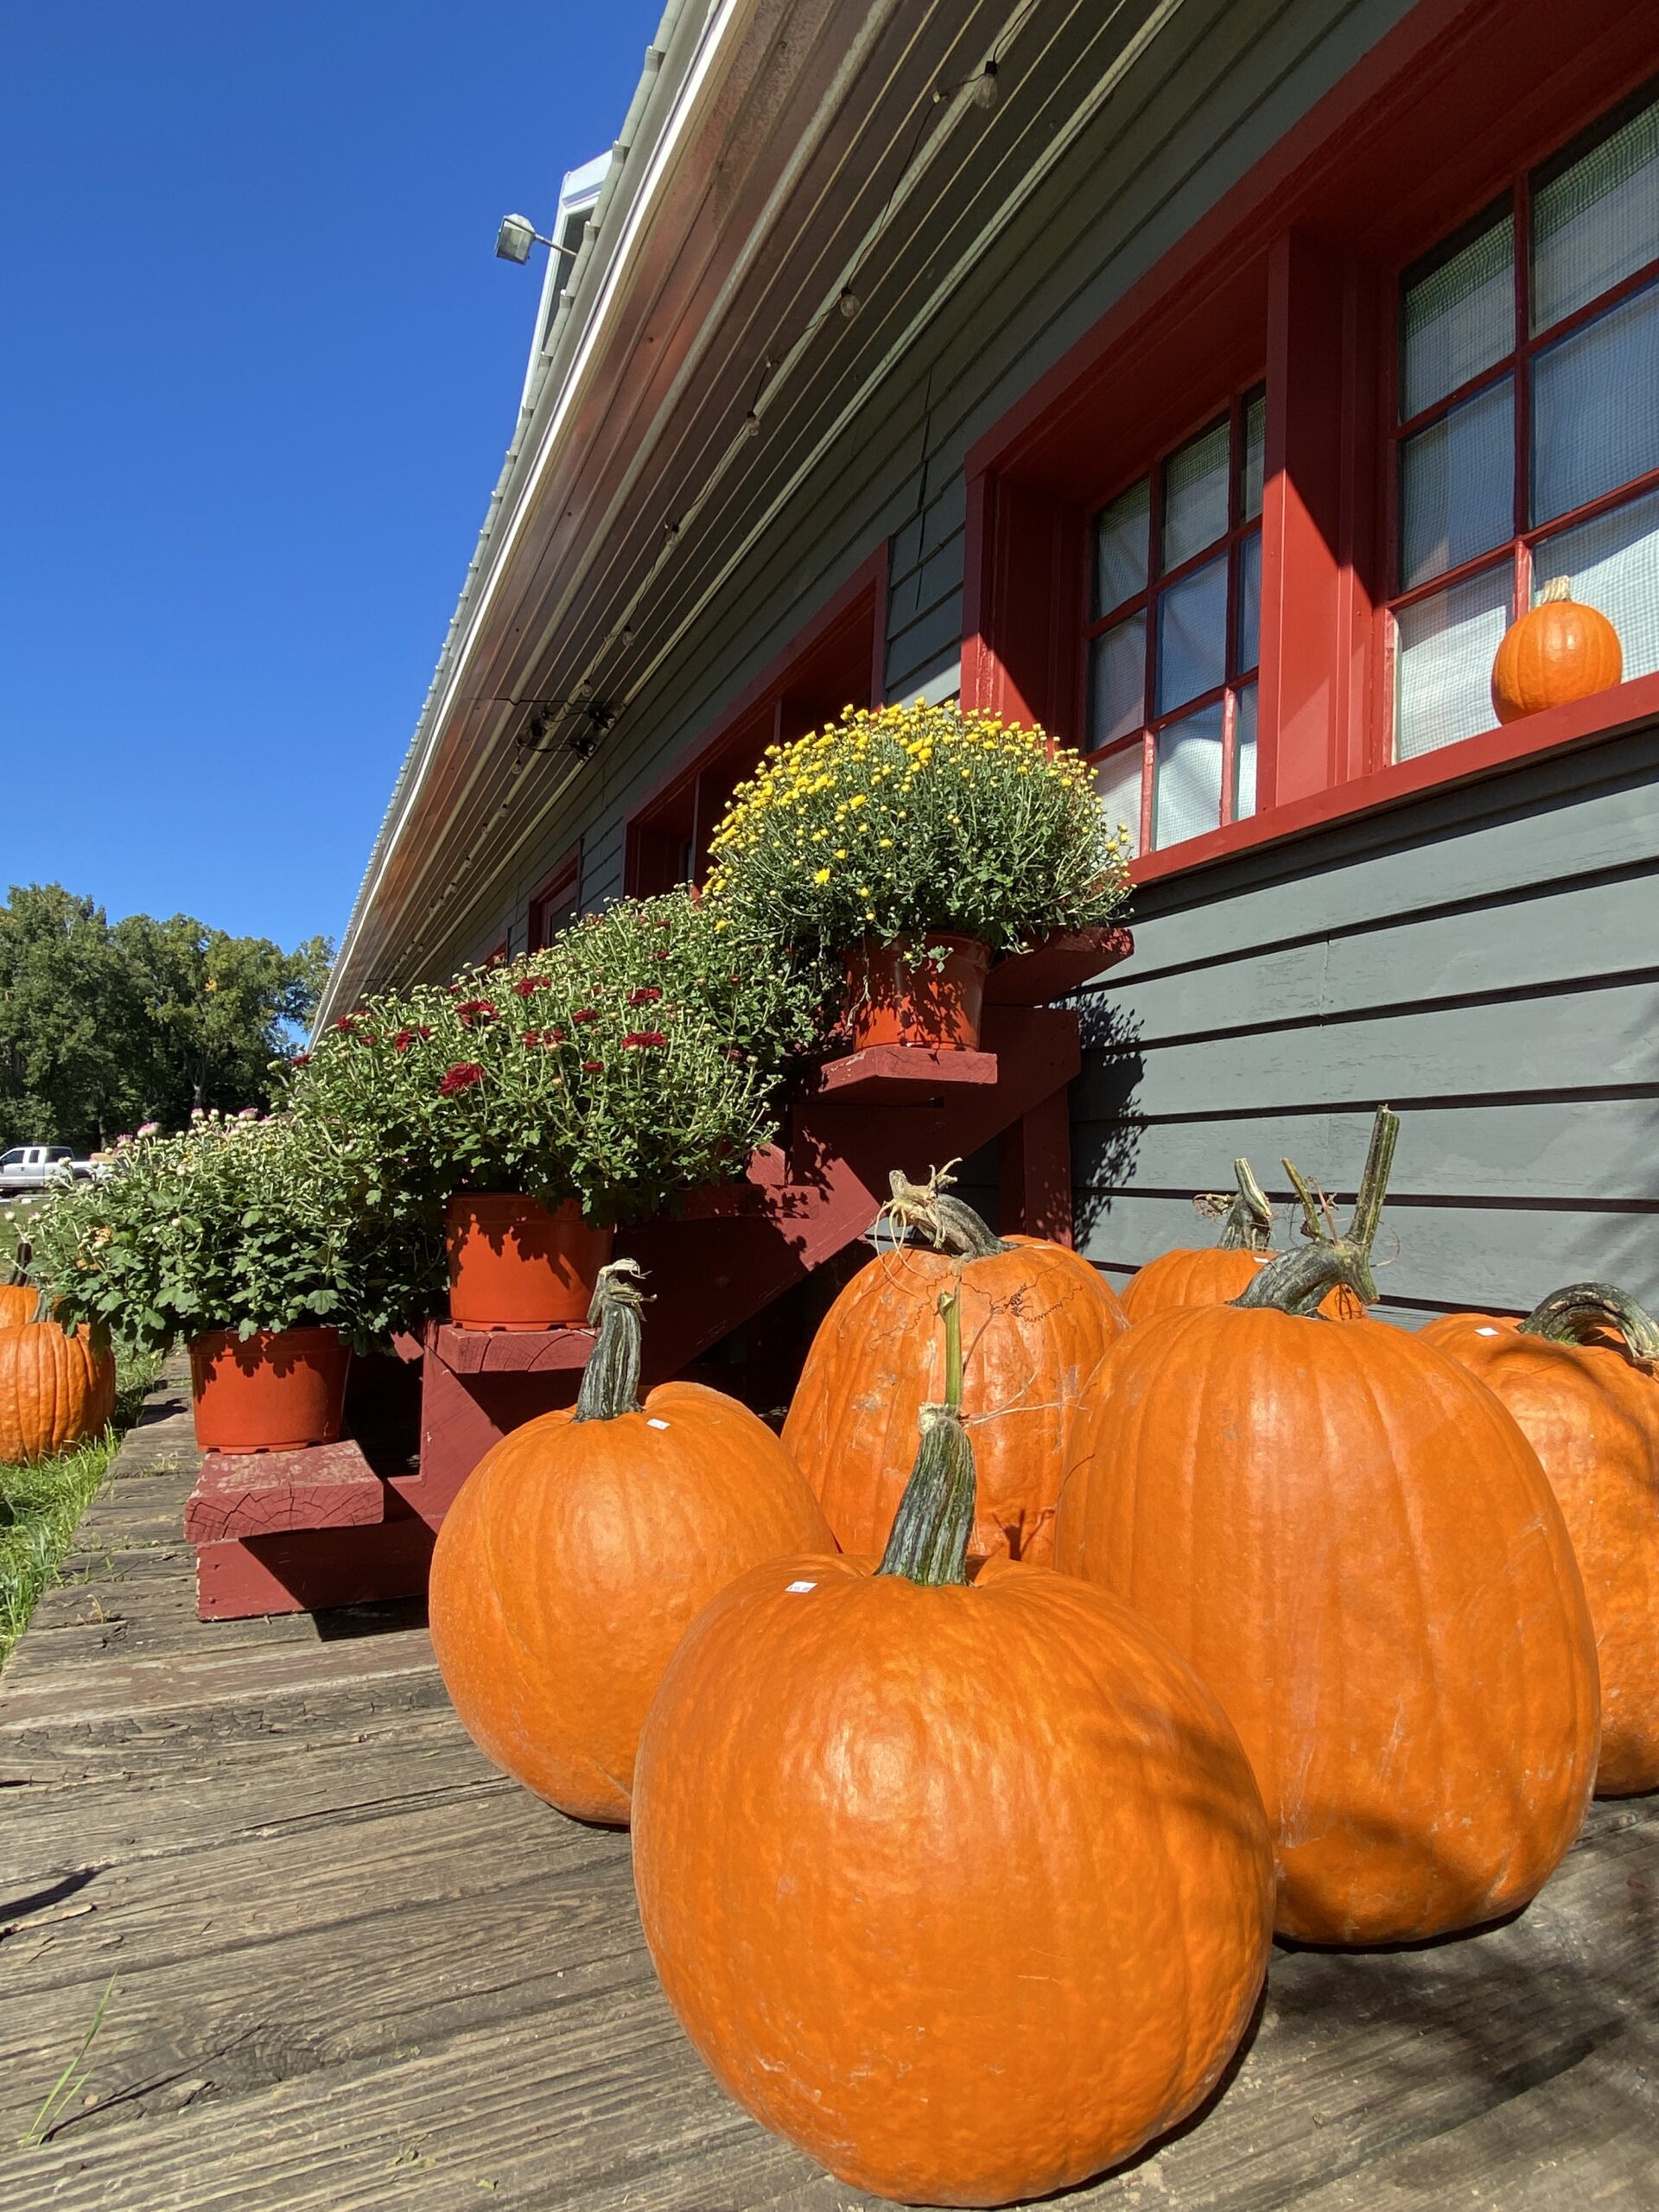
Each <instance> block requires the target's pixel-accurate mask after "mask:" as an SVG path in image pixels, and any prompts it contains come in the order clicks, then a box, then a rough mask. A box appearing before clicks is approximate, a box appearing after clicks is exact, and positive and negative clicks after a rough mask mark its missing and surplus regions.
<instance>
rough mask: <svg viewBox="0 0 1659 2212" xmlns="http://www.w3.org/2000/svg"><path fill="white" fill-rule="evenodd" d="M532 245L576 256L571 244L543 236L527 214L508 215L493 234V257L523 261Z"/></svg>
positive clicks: (501, 259) (527, 258)
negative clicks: (563, 243)
mask: <svg viewBox="0 0 1659 2212" xmlns="http://www.w3.org/2000/svg"><path fill="white" fill-rule="evenodd" d="M533 245H544V246H545V247H546V248H547V249H548V251H549V252H550V253H565V254H569V257H570V258H571V260H572V261H574V260H575V257H576V252H577V249H576V248H575V246H573V245H560V244H559V242H558V240H557V239H556V238H543V236H542V234H541V232H539V231H538V230H537V227H536V226H535V225H534V224H533V223H532V222H531V219H530V218H529V216H528V215H508V216H506V217H505V219H503V222H502V225H501V227H500V229H499V231H498V232H496V234H495V257H496V259H497V260H498V261H518V262H525V261H528V260H529V259H530V249H531V246H533Z"/></svg>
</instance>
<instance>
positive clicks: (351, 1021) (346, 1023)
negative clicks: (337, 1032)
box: [334, 1014, 357, 1030]
mask: <svg viewBox="0 0 1659 2212" xmlns="http://www.w3.org/2000/svg"><path fill="white" fill-rule="evenodd" d="M356 1026H357V1016H356V1015H355V1014H341V1015H340V1019H339V1020H338V1021H337V1022H335V1024H334V1027H335V1028H336V1029H345V1030H351V1029H354V1028H355V1027H356Z"/></svg>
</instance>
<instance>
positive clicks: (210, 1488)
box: [184, 1439, 387, 1544]
mask: <svg viewBox="0 0 1659 2212" xmlns="http://www.w3.org/2000/svg"><path fill="white" fill-rule="evenodd" d="M386 1499H387V1489H386V1484H385V1482H384V1481H383V1480H382V1479H381V1478H380V1477H379V1476H378V1475H377V1474H376V1473H375V1471H374V1470H373V1468H372V1466H370V1465H369V1463H368V1461H367V1459H365V1457H364V1455H363V1449H362V1446H360V1445H359V1444H355V1443H353V1441H351V1440H350V1439H343V1440H341V1441H340V1443H338V1444H317V1445H313V1446H309V1447H308V1449H306V1450H303V1451H298V1452H207V1454H206V1455H205V1456H204V1457H203V1459H202V1462H201V1468H200V1472H199V1473H198V1475H197V1477H196V1485H195V1488H194V1490H193V1491H191V1493H190V1497H189V1499H188V1502H187V1503H186V1505H185V1509H184V1533H185V1535H187V1536H188V1538H189V1540H190V1541H191V1542H192V1543H193V1544H210V1543H220V1542H223V1541H225V1540H226V1538H227V1537H232V1536H269V1535H277V1534H278V1533H279V1532H283V1531H286V1530H289V1529H361V1528H369V1527H372V1526H374V1525H376V1524H378V1522H382V1521H384V1520H385V1518H386Z"/></svg>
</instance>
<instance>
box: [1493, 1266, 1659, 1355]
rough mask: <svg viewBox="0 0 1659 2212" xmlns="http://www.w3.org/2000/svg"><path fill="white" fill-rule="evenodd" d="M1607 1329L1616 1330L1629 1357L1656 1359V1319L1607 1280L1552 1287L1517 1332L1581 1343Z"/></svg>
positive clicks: (1658, 1352)
mask: <svg viewBox="0 0 1659 2212" xmlns="http://www.w3.org/2000/svg"><path fill="white" fill-rule="evenodd" d="M1606 1329H1616V1330H1617V1331H1618V1333H1619V1335H1620V1336H1622V1337H1623V1338H1624V1345H1625V1349H1626V1350H1627V1351H1628V1352H1629V1353H1630V1357H1631V1358H1632V1359H1638V1360H1649V1359H1659V1321H1656V1320H1655V1319H1654V1318H1653V1316H1652V1314H1651V1313H1649V1311H1648V1309H1647V1307H1646V1306H1638V1305H1637V1302H1636V1300H1635V1299H1633V1298H1632V1297H1631V1296H1630V1294H1629V1292H1628V1291H1623V1290H1620V1289H1618V1288H1617V1287H1616V1286H1615V1285H1613V1284H1612V1283H1610V1282H1570V1283H1568V1285H1567V1287H1566V1289H1565V1290H1552V1291H1551V1293H1550V1294H1549V1296H1548V1298H1547V1299H1545V1300H1544V1301H1543V1303H1542V1304H1541V1306H1536V1307H1535V1309H1534V1311H1533V1312H1532V1313H1529V1314H1528V1316H1527V1318H1526V1319H1525V1320H1524V1321H1523V1322H1522V1324H1521V1327H1520V1331H1519V1333H1520V1334H1521V1335H1522V1336H1523V1337H1542V1338H1544V1340H1545V1342H1546V1343H1548V1344H1586V1343H1588V1341H1589V1340H1590V1338H1592V1337H1594V1336H1597V1335H1599V1333H1600V1332H1602V1331H1604V1330H1606Z"/></svg>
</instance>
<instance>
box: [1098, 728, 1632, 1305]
mask: <svg viewBox="0 0 1659 2212" xmlns="http://www.w3.org/2000/svg"><path fill="white" fill-rule="evenodd" d="M1656 923H1659V732H1656V731H1654V730H1647V731H1644V732H1642V733H1640V734H1635V735H1630V736H1626V737H1623V738H1619V739H1616V740H1613V741H1609V742H1608V743H1606V744H1604V745H1601V746H1598V747H1593V748H1592V749H1591V750H1589V751H1586V752H1584V753H1574V754H1570V755H1567V756H1565V757H1563V758H1560V759H1558V760H1553V761H1549V762H1545V763H1540V764H1538V765H1536V766H1533V767H1530V768H1526V769H1522V770H1519V771H1515V772H1510V773H1509V774H1507V775H1503V776H1499V777H1496V778H1494V779H1491V781H1489V782H1487V783H1484V784H1481V785H1473V786H1471V787H1469V788H1468V789H1465V790H1463V791H1451V792H1443V793H1440V794H1437V795H1434V796H1433V797H1431V798H1427V799H1425V800H1421V801H1419V802H1417V803H1416V804H1414V805H1413V806H1411V807H1409V808H1406V809H1402V810H1396V811H1395V812H1393V813H1391V814H1389V815H1386V816H1380V817H1376V818H1374V819H1372V820H1371V821H1369V822H1366V823H1351V824H1348V825H1346V826H1345V827H1343V828H1340V829H1336V830H1327V831H1323V832H1320V833H1319V835H1318V836H1316V837H1314V838H1313V839H1310V840H1307V841H1305V842H1298V843H1296V844H1294V845H1290V846H1287V847H1284V848H1281V849H1278V850H1277V851H1273V852H1266V853H1259V854H1256V855H1252V856H1250V857H1249V858H1246V859H1242V860H1240V861H1234V862H1231V863H1229V864H1228V865H1226V866H1225V867H1224V868H1209V869H1205V870H1203V871H1201V872H1200V873H1199V874H1197V875H1195V876H1192V877H1191V878H1186V879H1181V878H1177V879H1175V880H1173V881H1171V882H1169V883H1166V884H1164V885H1161V886H1157V887H1153V888H1151V889H1149V890H1148V891H1147V892H1145V893H1142V895H1141V899H1140V900H1139V902H1138V908H1137V913H1136V918H1135V938H1136V950H1135V957H1134V959H1133V960H1132V961H1131V962H1129V963H1128V964H1127V965H1126V966H1124V967H1123V968H1122V969H1117V970H1116V971H1115V972H1114V974H1113V976H1111V978H1110V980H1109V983H1108V984H1107V985H1106V986H1104V987H1103V988H1100V989H1097V990H1096V991H1095V992H1092V993H1090V995H1088V998H1087V1001H1086V1015H1085V1019H1086V1023H1087V1027H1088V1032H1089V1034H1090V1039H1091V1050H1090V1058H1089V1064H1088V1066H1087V1068H1086V1071H1085V1073H1084V1077H1083V1078H1082V1080H1081V1081H1080V1082H1079V1083H1078V1084H1077V1086H1076V1088H1075V1092H1074V1096H1073V1145H1074V1155H1073V1157H1074V1171H1075V1174H1076V1178H1077V1199H1078V1208H1079V1217H1080V1242H1082V1243H1083V1244H1084V1249H1086V1250H1087V1251H1088V1252H1089V1254H1090V1256H1091V1257H1092V1258H1094V1259H1095V1260H1096V1261H1097V1262H1099V1263H1100V1264H1101V1265H1102V1266H1103V1268H1105V1270H1106V1272H1107V1273H1108V1274H1109V1276H1110V1277H1111V1278H1112V1279H1113V1280H1115V1281H1120V1282H1121V1281H1125V1280H1127V1279H1128V1274H1130V1273H1131V1272H1132V1271H1133V1269H1134V1268H1136V1267H1137V1266H1139V1265H1141V1263H1142V1262H1145V1261H1146V1260H1148V1259H1150V1258H1152V1257H1154V1255H1156V1254H1157V1253H1159V1252H1161V1251H1164V1250H1166V1249H1169V1248H1170V1247H1171V1246H1173V1245H1175V1244H1182V1243H1201V1242H1207V1241H1208V1238H1209V1236H1210V1234H1211V1231H1210V1230H1208V1229H1207V1228H1206V1227H1205V1226H1204V1225H1202V1224H1195V1222H1194V1220H1193V1217H1192V1210H1191V1203H1190V1200H1191V1193H1192V1192H1193V1191H1194V1190H1195V1189H1215V1188H1219V1187H1221V1186H1222V1185H1226V1184H1228V1183H1230V1161H1231V1160H1232V1159H1233V1157H1234V1155H1235V1154H1238V1153H1241V1152H1242V1153H1245V1154H1249V1157H1250V1158H1251V1159H1252V1160H1254V1162H1255V1166H1256V1170H1257V1172H1258V1173H1259V1174H1261V1176H1262V1179H1263V1181H1264V1183H1265V1184H1266V1185H1267V1186H1268V1190H1269V1192H1272V1193H1274V1194H1275V1195H1277V1196H1281V1197H1283V1198H1288V1195H1289V1186H1288V1183H1287V1179H1286V1177H1285V1176H1284V1174H1283V1172H1282V1170H1281V1168H1280V1166H1279V1161H1280V1159H1281V1155H1283V1154H1289V1156H1290V1157H1291V1158H1292V1159H1294V1160H1295V1161H1296V1163H1297V1165H1298V1166H1300V1167H1301V1168H1302V1169H1303V1170H1304V1171H1305V1172H1306V1173H1309V1174H1311V1175H1313V1176H1315V1177H1316V1178H1317V1179H1319V1180H1320V1181H1321V1182H1323V1183H1324V1184H1325V1186H1326V1187H1327V1188H1329V1189H1330V1190H1332V1192H1338V1193H1341V1194H1343V1195H1344V1196H1351V1193H1352V1189H1353V1182H1354V1179H1355V1176H1356V1175H1357V1172H1358V1167H1359V1164H1360V1162H1361V1160H1363V1154H1364V1147H1365V1136H1366V1130H1367V1128H1368V1125H1369V1122H1370V1115H1371V1112H1372V1110H1373V1109H1374V1107H1375V1106H1376V1103H1378V1102H1379V1101H1382V1100H1384V1099H1386V1100H1388V1101H1389V1103H1392V1104H1393V1105H1395V1107H1397V1108H1398V1109H1400V1111H1401V1113H1402V1116H1404V1128H1403V1132H1402V1138H1401V1143H1400V1150H1399V1155H1398V1159H1397V1161H1396V1164H1395V1178H1394V1191H1393V1194H1392V1197H1391V1199H1390V1203H1389V1211H1388V1214H1387V1216H1386V1217H1385V1224H1386V1225H1385V1230H1384V1234H1383V1239H1382V1242H1381V1243H1380V1245H1379V1257H1381V1258H1383V1259H1384V1260H1385V1261H1386V1262H1388V1264H1387V1266H1386V1268H1385V1269H1384V1271H1383V1274H1382V1275H1381V1276H1380V1277H1379V1281H1380V1283H1381V1285H1382V1287H1383V1294H1384V1298H1385V1300H1386V1302H1387V1304H1388V1306H1389V1309H1390V1310H1391V1311H1392V1312H1393V1313H1395V1314H1396V1315H1397V1316H1398V1318H1400V1319H1405V1320H1411V1319H1417V1318H1420V1317H1421V1316H1422V1315H1423V1314H1425V1313H1429V1312H1433V1311H1441V1310H1445V1309H1446V1308H1448V1307H1458V1306H1484V1307H1489V1308H1494V1309H1507V1310H1511V1311H1520V1310H1524V1309H1525V1308H1527V1307H1529V1306H1531V1305H1532V1304H1534V1303H1535V1301H1536V1300H1538V1299H1539V1298H1541V1297H1542V1296H1543V1295H1544V1294H1545V1293H1546V1292H1548V1291H1549V1290H1552V1289H1554V1288H1556V1287H1558V1286H1559V1285H1560V1284H1562V1283H1564V1282H1569V1281H1574V1280H1576V1279H1580V1278H1582V1277H1585V1276H1601V1277H1605V1278H1608V1279H1611V1280H1613V1281H1620V1282H1623V1283H1624V1284H1625V1285H1626V1286H1627V1287H1629V1288H1630V1289H1632V1290H1634V1291H1635V1292H1636V1293H1637V1295H1638V1296H1640V1297H1642V1298H1643V1299H1644V1300H1647V1301H1649V1302H1653V1301H1655V1300H1659V937H1656Z"/></svg>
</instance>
